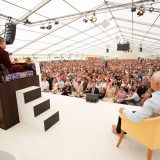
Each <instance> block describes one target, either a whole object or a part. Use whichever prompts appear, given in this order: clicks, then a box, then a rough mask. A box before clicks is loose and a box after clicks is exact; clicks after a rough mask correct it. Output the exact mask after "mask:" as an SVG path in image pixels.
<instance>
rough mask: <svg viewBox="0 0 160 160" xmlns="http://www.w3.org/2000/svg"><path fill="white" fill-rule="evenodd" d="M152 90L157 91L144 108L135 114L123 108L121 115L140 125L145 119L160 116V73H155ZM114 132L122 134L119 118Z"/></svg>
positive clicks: (152, 78)
mask: <svg viewBox="0 0 160 160" xmlns="http://www.w3.org/2000/svg"><path fill="white" fill-rule="evenodd" d="M151 88H152V89H153V90H154V91H155V92H154V93H153V94H152V97H151V98H149V99H148V100H146V101H145V103H144V105H143V107H142V108H140V109H139V110H137V111H136V112H133V111H131V110H129V109H125V108H123V107H121V108H120V109H119V113H121V114H124V115H125V116H126V117H127V118H128V119H129V120H130V121H132V122H134V123H139V122H141V121H143V120H144V119H147V118H150V117H154V116H160V103H159V100H160V71H157V72H155V73H154V74H153V75H152V77H151ZM112 131H113V132H114V133H115V134H119V133H120V132H121V119H120V118H119V120H118V124H117V126H116V125H112Z"/></svg>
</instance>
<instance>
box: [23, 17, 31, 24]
mask: <svg viewBox="0 0 160 160" xmlns="http://www.w3.org/2000/svg"><path fill="white" fill-rule="evenodd" d="M26 24H32V23H31V22H30V21H29V20H28V18H27V19H26V20H25V21H24V25H26Z"/></svg>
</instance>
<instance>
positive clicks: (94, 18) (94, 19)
mask: <svg viewBox="0 0 160 160" xmlns="http://www.w3.org/2000/svg"><path fill="white" fill-rule="evenodd" d="M90 21H91V22H92V23H95V22H96V21H97V17H96V14H95V12H94V13H93V16H92V18H91V20H90Z"/></svg>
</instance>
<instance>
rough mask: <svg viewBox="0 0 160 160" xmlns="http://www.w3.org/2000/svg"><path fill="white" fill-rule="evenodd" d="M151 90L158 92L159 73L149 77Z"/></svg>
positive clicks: (159, 87) (159, 85)
mask: <svg viewBox="0 0 160 160" xmlns="http://www.w3.org/2000/svg"><path fill="white" fill-rule="evenodd" d="M151 88H152V89H153V90H155V91H159V90H160V71H157V72H154V73H153V75H152V77H151Z"/></svg>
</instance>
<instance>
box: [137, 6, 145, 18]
mask: <svg viewBox="0 0 160 160" xmlns="http://www.w3.org/2000/svg"><path fill="white" fill-rule="evenodd" d="M144 13H145V8H144V7H140V8H139V11H138V13H137V15H138V16H139V17H140V16H143V15H144Z"/></svg>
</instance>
